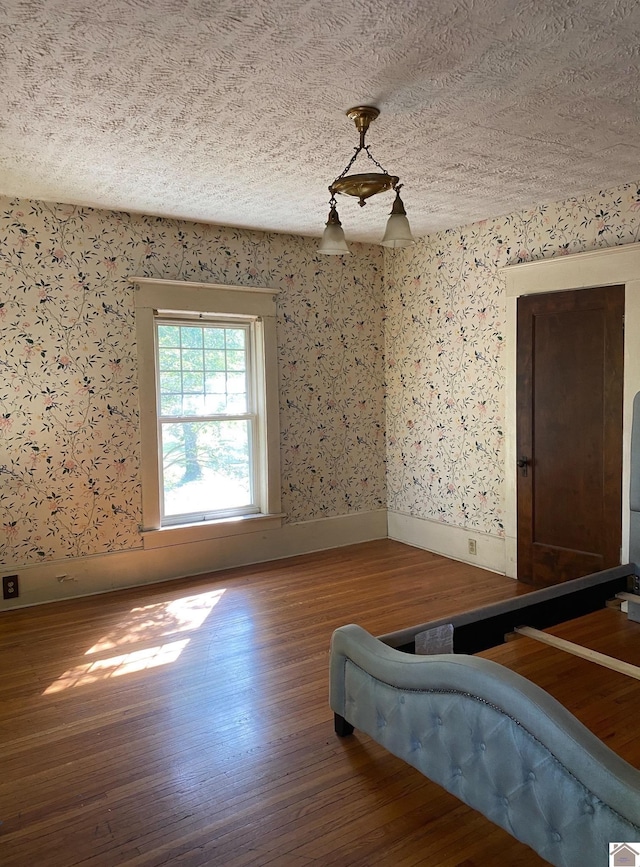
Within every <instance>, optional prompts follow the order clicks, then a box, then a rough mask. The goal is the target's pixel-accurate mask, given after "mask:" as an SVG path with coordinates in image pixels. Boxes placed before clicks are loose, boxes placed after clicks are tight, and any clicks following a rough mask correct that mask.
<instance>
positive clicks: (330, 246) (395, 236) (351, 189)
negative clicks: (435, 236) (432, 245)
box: [318, 105, 415, 256]
mask: <svg viewBox="0 0 640 867" xmlns="http://www.w3.org/2000/svg"><path fill="white" fill-rule="evenodd" d="M379 114H380V110H379V109H377V108H375V107H374V106H372V105H357V106H355V108H350V109H349V110H348V111H347V117H350V118H351V119H352V120H353V122H354V123H355V125H356V129H357V130H358V132H359V133H360V144H359V146H358V147H357V148H356V149H355V153H354V155H353V156H352V157H351V159H350V160H349V162H348V163H347V165H346V166H345V167H344V169H343V170H342V172H341V173H340V174H339V175H338V177H337V178H336V179H335V181H334V182H333V183H332V184H331V185H330V187H329V192H330V193H331V198H330V199H329V219H328V220H327V226H326V229H325V230H324V234H323V236H322V240H321V241H320V246H319V248H318V252H319V253H326V254H327V255H330V256H344V255H345V254H348V253H349V252H350V250H349V248H348V247H347V242H346V240H345V237H344V231H343V229H342V224H341V222H340V217H339V216H338V208H337V202H336V193H341V194H342V195H345V196H355V197H356V198H357V199H359V205H360V207H361V208H362V207H364V205H366V204H367V202H366V200H367V199H368V198H369V197H370V196H375V195H376V194H377V193H384V192H386V191H387V190H393V191H394V192H395V194H396V198H395V201H394V203H393V207H392V209H391V215H390V216H389V219H388V221H387V228H386V231H385V233H384V237H383V239H382V242H381V243H382V245H383V246H384V247H408V246H409V244H414V243H415V241H414V240H413V237H412V235H411V229H410V228H409V220H407V212H406V211H405V209H404V204H403V203H402V199H401V198H400V190H401V188H402V184H400V183H398V181H399V180H400V178H398V177H397V176H396V175H389V174H387V172H386V171H385V169H384V168H383V167H382V166H381V165H380V163H379V162H378V160H377V159H376V158H375V157H374V156H373V155H372V154H371V151H370V150H369V145H367V144H365V136H366V134H367V130H368V129H369V124H370V123H371V121H372V120H375V119H376V118H377V117H378V115H379ZM362 151H364V152H365V154H366V155H367V157H368V158H369V159H370V160H371V162H372V163H374V165H375V166H377V168H379V169H381V171H380V172H365V173H363V174H356V175H349V174H347V172H348V171H349V169H350V168H351V166H352V165H353V164H354V163H355V161H356V159H357V158H358V156H359V155H360V153H362Z"/></svg>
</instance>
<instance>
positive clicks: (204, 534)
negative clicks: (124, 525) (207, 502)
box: [142, 514, 284, 549]
mask: <svg viewBox="0 0 640 867" xmlns="http://www.w3.org/2000/svg"><path fill="white" fill-rule="evenodd" d="M283 518H284V515H283V514H279V515H247V516H246V517H240V518H222V519H220V520H218V521H199V522H198V523H197V524H181V525H179V526H175V527H161V528H159V529H157V530H143V531H142V545H143V547H144V548H145V549H150V548H166V547H167V546H168V545H188V544H189V543H191V542H206V541H208V540H209V539H221V538H224V537H225V536H239V535H242V534H244V533H260V532H262V530H275V529H277V528H278V527H281V526H282V519H283Z"/></svg>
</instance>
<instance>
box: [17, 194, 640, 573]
mask: <svg viewBox="0 0 640 867" xmlns="http://www.w3.org/2000/svg"><path fill="white" fill-rule="evenodd" d="M639 239H640V185H639V184H635V183H634V184H627V185H624V186H622V187H619V188H617V189H613V190H608V191H601V192H597V193H594V194H592V195H586V196H582V197H576V198H573V199H570V200H567V201H564V202H559V203H555V204H553V205H545V206H539V207H535V208H532V209H530V210H527V211H522V212H518V213H516V214H511V215H508V216H504V217H499V218H494V219H491V220H486V221H484V222H482V223H476V224H473V225H471V226H466V227H463V228H457V229H450V230H447V231H445V232H440V233H437V234H434V235H432V236H430V237H428V238H425V239H423V240H422V241H420V242H419V243H418V244H416V246H415V247H412V248H408V249H406V250H400V251H393V252H390V251H385V252H384V253H383V251H382V249H381V248H379V247H376V246H366V245H362V246H360V247H356V250H357V254H356V255H354V256H351V257H348V259H345V260H341V259H338V258H334V257H322V256H318V255H317V254H316V245H317V242H316V241H315V240H313V239H304V238H299V237H293V236H284V235H274V234H265V233H259V232H250V231H245V230H239V229H228V228H221V227H217V226H210V225H201V224H194V223H186V222H180V221H174V220H166V219H159V218H154V217H148V216H141V215H132V214H126V213H115V212H106V211H98V210H93V209H90V208H79V207H71V206H65V205H51V204H46V203H42V202H32V201H23V200H9V199H0V334H1V335H2V341H1V342H0V562H1V563H3V564H5V565H11V566H21V565H27V564H31V563H36V562H40V561H43V560H53V559H61V558H65V557H76V556H84V555H90V554H98V553H104V552H109V551H122V550H127V549H131V548H137V547H140V545H141V539H140V534H139V524H140V521H141V490H140V472H139V451H140V447H139V431H138V396H137V360H136V346H135V323H134V306H133V291H134V290H133V288H132V286H131V285H130V284H129V282H128V280H129V278H130V277H132V276H149V277H159V278H168V279H183V280H189V279H191V280H201V281H209V282H219V283H228V284H238V285H260V286H270V287H273V288H277V289H278V290H279V296H278V344H279V371H280V402H281V459H282V494H283V510H284V511H285V512H286V514H287V520H288V521H290V522H296V521H305V520H310V519H313V518H318V517H331V516H337V515H344V514H348V513H350V512H364V511H369V510H372V509H380V508H384V507H385V506H388V508H390V509H392V510H395V511H398V512H403V513H406V514H410V515H415V516H418V517H422V518H428V519H433V520H438V521H441V522H444V523H447V524H450V525H452V526H458V527H464V528H468V529H474V530H476V531H478V532H485V533H490V534H493V535H498V536H500V535H502V533H503V509H504V503H503V496H504V495H503V481H504V480H503V461H504V456H503V436H504V433H503V431H504V427H503V425H504V380H505V369H504V361H503V354H504V332H505V300H504V286H503V285H502V282H501V279H500V276H499V274H498V269H499V268H500V267H502V266H504V265H507V264H513V263H515V262H521V261H527V260H532V259H539V258H543V257H549V256H555V255H564V254H568V253H576V252H581V251H583V250H588V249H593V248H596V247H603V246H614V245H619V244H627V243H633V242H637V241H638V240H639ZM385 398H386V409H385ZM385 438H386V439H385ZM385 460H386V465H387V473H386V479H385Z"/></svg>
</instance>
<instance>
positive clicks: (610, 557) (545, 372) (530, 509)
mask: <svg viewBox="0 0 640 867" xmlns="http://www.w3.org/2000/svg"><path fill="white" fill-rule="evenodd" d="M517 318H518V322H517V329H518V330H517V395H516V407H517V421H516V430H517V449H518V452H517V458H518V492H517V502H518V579H519V580H521V581H525V582H526V583H531V584H557V583H559V582H561V581H568V580H570V579H571V578H578V577H579V576H581V575H588V574H590V573H591V572H597V571H599V570H600V569H606V568H609V567H611V566H616V565H618V564H619V563H620V543H621V536H622V388H623V330H624V286H607V287H602V288H597V289H580V290H577V291H572V292H554V293H549V294H544V295H528V296H524V297H522V298H519V299H518V317H517Z"/></svg>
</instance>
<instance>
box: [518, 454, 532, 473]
mask: <svg viewBox="0 0 640 867" xmlns="http://www.w3.org/2000/svg"><path fill="white" fill-rule="evenodd" d="M516 464H517V465H518V467H519V468H520V469H521V470H522V475H523V476H526V475H527V468H528V466H529V464H530V461H529V458H526V457H521V458H518V460H517V461H516Z"/></svg>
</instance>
